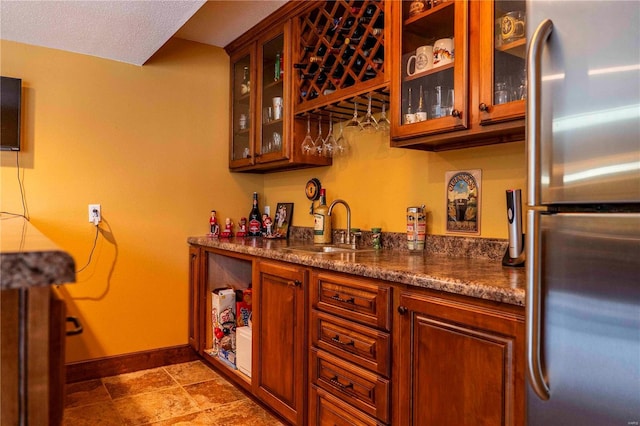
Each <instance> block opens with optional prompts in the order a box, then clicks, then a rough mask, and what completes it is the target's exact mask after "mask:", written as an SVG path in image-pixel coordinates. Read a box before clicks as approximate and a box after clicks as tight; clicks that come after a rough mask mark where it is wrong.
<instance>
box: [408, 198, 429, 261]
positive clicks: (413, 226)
mask: <svg viewBox="0 0 640 426" xmlns="http://www.w3.org/2000/svg"><path fill="white" fill-rule="evenodd" d="M424 209H425V207H424V204H423V205H422V206H419V207H407V248H408V249H409V250H424V240H425V235H426V231H427V220H426V213H425V210H424Z"/></svg>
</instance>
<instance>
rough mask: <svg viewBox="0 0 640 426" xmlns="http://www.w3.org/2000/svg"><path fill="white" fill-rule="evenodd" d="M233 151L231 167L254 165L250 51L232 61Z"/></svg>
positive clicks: (252, 85)
mask: <svg viewBox="0 0 640 426" xmlns="http://www.w3.org/2000/svg"><path fill="white" fill-rule="evenodd" d="M231 62H232V65H231V93H232V104H231V135H232V136H231V149H230V150H229V151H230V157H231V158H229V165H230V167H234V166H235V167H241V166H246V165H249V164H253V158H254V156H255V152H254V147H253V140H254V136H253V135H254V130H253V128H254V123H253V118H252V117H253V116H252V112H253V108H252V104H253V101H252V99H253V88H254V84H253V81H252V80H253V79H254V77H255V71H253V70H252V55H251V51H250V50H248V51H246V52H244V53H242V54H240V55H237V57H234V58H232V60H231Z"/></svg>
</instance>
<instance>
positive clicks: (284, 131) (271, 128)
mask: <svg viewBox="0 0 640 426" xmlns="http://www.w3.org/2000/svg"><path fill="white" fill-rule="evenodd" d="M310 6H312V5H311V4H310V5H307V3H306V2H289V3H287V4H285V5H284V6H282V7H281V8H280V9H278V10H277V11H276V12H274V13H273V14H272V15H270V16H269V17H267V18H265V19H264V20H263V21H261V22H260V23H259V24H257V25H256V26H255V27H254V28H252V30H251V31H249V32H247V33H245V34H243V35H242V36H240V37H239V38H238V39H237V40H235V41H233V42H232V43H231V44H229V45H228V46H227V47H226V48H225V49H226V50H227V52H228V53H229V56H230V57H231V67H232V71H231V74H232V75H231V86H232V89H231V105H232V114H231V120H232V123H231V129H232V134H231V145H230V160H229V168H230V169H231V170H232V171H238V172H258V173H264V172H272V171H279V170H287V169H297V168H303V167H315V166H326V165H330V164H331V159H329V158H322V157H309V156H303V155H302V151H301V150H300V143H301V142H302V139H303V137H304V131H303V130H302V129H301V128H300V126H298V125H297V124H296V125H294V115H293V96H292V94H291V92H292V74H293V72H292V71H293V68H292V66H291V58H292V44H293V43H292V38H293V35H292V32H293V30H292V27H293V25H292V21H293V19H294V16H296V13H299V12H300V10H301V8H302V10H304V8H308V7H310ZM245 75H247V77H245Z"/></svg>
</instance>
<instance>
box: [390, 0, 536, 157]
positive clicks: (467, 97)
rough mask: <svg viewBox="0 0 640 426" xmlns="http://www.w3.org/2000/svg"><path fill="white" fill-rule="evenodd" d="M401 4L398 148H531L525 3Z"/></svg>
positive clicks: (395, 79)
mask: <svg viewBox="0 0 640 426" xmlns="http://www.w3.org/2000/svg"><path fill="white" fill-rule="evenodd" d="M400 4H401V6H398V8H396V9H395V18H394V25H395V26H396V27H395V29H396V30H397V32H398V33H400V34H401V35H402V37H401V38H400V37H398V39H400V46H398V47H399V49H396V54H395V55H394V61H393V63H392V67H393V70H392V72H393V74H392V89H391V92H392V93H391V98H392V107H393V108H392V117H393V120H392V133H391V136H392V140H391V145H392V146H394V147H404V148H414V149H423V150H430V151H442V150H447V149H460V148H466V147H471V146H479V145H488V144H494V143H503V142H512V141H522V140H524V115H525V102H524V100H523V98H524V96H526V95H525V92H526V80H525V74H524V55H525V45H526V40H525V39H524V25H525V22H524V21H525V19H524V16H525V14H524V12H525V8H524V4H525V1H524V0H520V1H502V0H496V1H492V0H482V1H466V0H455V1H449V2H445V1H440V0H426V1H412V2H407V1H403V2H400ZM450 39H451V41H450ZM451 42H452V43H451ZM395 43H396V45H397V42H395ZM450 44H452V45H453V52H452V58H451V59H449V57H448V56H449V55H448V53H449V52H448V46H449V45H450Z"/></svg>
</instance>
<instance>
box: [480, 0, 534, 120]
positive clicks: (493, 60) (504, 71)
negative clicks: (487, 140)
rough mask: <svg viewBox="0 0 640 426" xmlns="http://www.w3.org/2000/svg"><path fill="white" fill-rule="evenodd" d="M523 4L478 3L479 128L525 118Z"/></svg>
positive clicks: (525, 88) (497, 1) (525, 86)
mask: <svg viewBox="0 0 640 426" xmlns="http://www.w3.org/2000/svg"><path fill="white" fill-rule="evenodd" d="M525 11H526V10H525V2H524V0H522V1H501V0H495V1H487V2H480V10H479V13H480V25H479V28H480V31H479V37H480V40H479V41H480V52H481V55H480V73H479V74H478V75H479V80H480V83H479V89H480V91H479V101H480V103H479V104H478V106H477V108H478V110H479V111H480V118H479V120H480V125H482V126H487V125H491V124H493V123H499V122H503V121H509V120H514V119H522V118H524V113H525V99H526V95H527V84H526V78H527V77H526V72H525V60H526V58H525V56H526V44H527V40H526V33H525V18H524V16H525Z"/></svg>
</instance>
